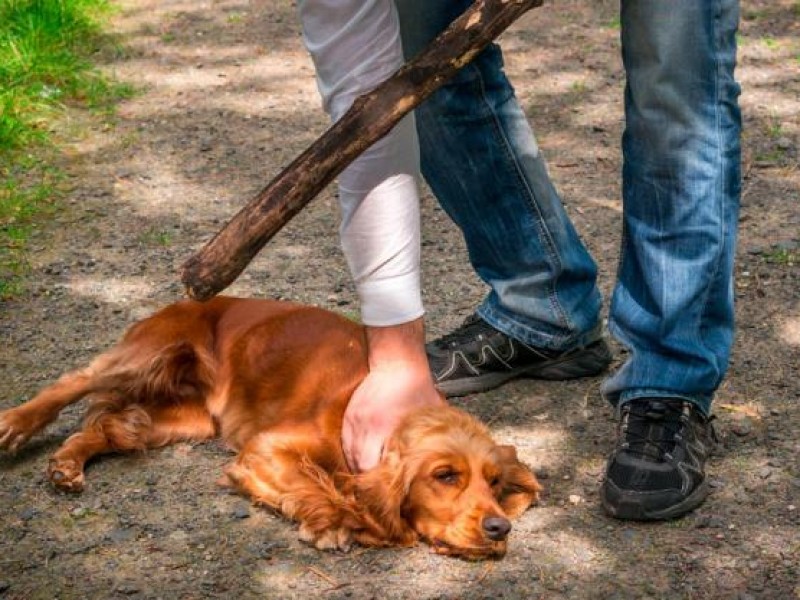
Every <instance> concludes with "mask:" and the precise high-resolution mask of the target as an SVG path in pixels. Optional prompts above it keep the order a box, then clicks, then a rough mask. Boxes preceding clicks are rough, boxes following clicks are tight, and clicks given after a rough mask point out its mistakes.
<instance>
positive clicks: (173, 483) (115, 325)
mask: <svg viewBox="0 0 800 600" xmlns="http://www.w3.org/2000/svg"><path fill="white" fill-rule="evenodd" d="M120 5H121V6H122V10H121V11H120V13H119V14H118V15H117V16H116V17H115V20H114V23H115V27H116V29H117V31H118V32H119V33H120V35H121V36H123V39H124V42H125V50H124V51H123V52H120V53H118V54H117V55H115V56H113V57H112V56H109V57H107V58H106V61H107V64H106V65H105V67H106V68H107V69H108V70H109V71H110V72H114V73H115V74H116V75H117V76H118V77H119V78H120V79H122V80H125V81H129V82H131V83H134V84H135V85H137V86H138V87H140V89H141V90H142V93H141V94H140V95H138V96H137V97H136V98H134V99H132V100H130V101H128V102H126V103H125V104H124V105H123V106H122V107H121V110H120V113H119V118H118V123H117V124H116V126H115V127H113V128H110V129H109V128H103V127H100V126H98V125H97V120H96V119H94V118H92V117H90V116H87V115H84V114H80V113H73V114H72V116H71V120H70V121H69V122H68V123H66V124H65V125H66V126H65V129H66V130H67V131H68V132H71V135H72V136H73V137H72V139H73V141H72V142H71V144H70V147H69V151H68V153H67V155H66V156H65V157H64V161H63V162H64V164H63V167H64V169H65V170H66V171H67V173H68V174H69V180H68V184H69V188H70V191H69V193H68V196H67V199H66V202H65V208H64V209H63V210H62V211H60V212H59V213H58V214H57V215H56V216H55V217H54V219H53V221H52V223H50V224H49V225H47V226H44V227H43V228H42V229H41V230H40V231H39V232H38V233H37V235H36V238H35V239H34V253H33V255H32V257H31V263H32V264H31V266H32V273H31V277H30V281H29V285H28V288H27V290H26V292H25V293H24V294H23V295H22V296H20V297H19V298H17V299H14V300H10V301H6V302H3V303H2V304H0V314H1V315H2V317H0V331H2V340H3V342H4V343H3V344H2V349H1V350H0V378H2V381H3V382H4V383H3V386H2V391H1V392H0V406H2V407H8V406H13V405H16V404H18V403H21V402H23V401H24V400H25V399H27V398H28V397H30V396H31V395H32V394H34V393H35V392H36V391H37V390H38V389H39V388H41V387H42V386H43V385H45V384H46V383H48V382H50V381H52V380H53V379H54V378H55V377H57V376H58V375H59V374H60V373H62V372H63V371H65V370H67V369H69V368H73V367H75V366H77V365H79V364H81V363H83V362H84V361H86V360H88V359H89V358H90V357H92V356H93V355H95V354H96V353H98V352H100V351H101V350H103V349H105V348H106V347H108V346H109V345H110V344H111V343H113V341H114V340H116V339H117V338H118V337H119V336H120V334H121V333H122V331H123V330H124V329H125V327H127V326H128V325H129V324H130V323H131V322H133V321H134V320H136V319H138V318H140V317H142V316H144V315H146V314H148V313H150V312H151V311H153V310H154V309H156V308H158V307H160V306H163V305H165V304H167V303H169V302H172V301H174V300H176V299H177V298H179V297H180V296H181V294H182V290H181V286H180V285H179V283H178V277H177V271H178V269H179V266H180V264H181V263H182V262H183V261H184V260H185V259H186V258H187V257H188V256H189V255H190V254H191V253H192V251H194V250H195V249H197V248H199V247H200V245H201V244H202V243H204V241H206V240H207V239H208V238H209V237H210V236H211V235H212V234H213V233H214V232H215V231H216V230H217V229H218V228H219V227H220V226H221V224H222V223H224V222H225V220H226V219H228V218H229V217H230V216H231V215H232V214H233V213H234V212H235V211H236V210H237V208H238V207H239V206H241V205H242V203H243V202H244V201H246V200H247V199H249V198H250V197H251V196H252V194H254V193H255V192H256V191H258V189H260V188H261V187H262V186H263V185H264V184H265V183H266V182H267V181H268V180H269V178H270V177H271V176H273V175H274V174H276V173H277V172H278V171H279V170H280V169H281V168H282V167H284V166H285V165H286V164H287V163H288V162H289V161H290V160H291V159H292V158H293V157H294V156H296V155H297V154H298V153H299V152H300V151H301V150H303V149H304V148H305V147H306V146H307V145H308V144H309V143H310V142H311V141H312V140H313V139H314V138H315V137H316V136H317V135H318V134H319V133H321V132H322V131H323V130H324V128H325V126H326V118H325V117H324V115H323V114H322V113H321V110H320V108H319V101H318V98H317V95H316V89H315V85H314V78H313V69H312V67H311V64H310V62H309V60H308V57H307V56H306V54H305V52H304V51H303V49H302V45H301V43H300V37H299V32H298V25H297V22H296V19H295V14H294V7H293V5H292V4H291V3H290V2H287V1H286V0H270V1H267V0H250V1H247V0H203V1H201V2H196V1H194V2H190V1H188V0H182V1H181V0H160V1H158V2H157V1H155V0H138V1H136V2H135V1H134V0H122V1H121V2H120ZM616 11H617V3H616V2H612V1H611V0H596V1H594V2H577V1H575V0H565V1H563V2H559V3H556V4H548V5H546V6H545V7H543V8H540V9H536V10H534V11H532V12H531V13H530V14H528V15H527V16H526V17H524V18H523V19H522V20H521V21H520V22H519V23H518V24H516V25H515V26H514V27H513V28H512V29H511V30H510V31H509V32H507V33H506V34H505V35H504V36H503V45H504V48H505V49H506V55H507V56H506V58H507V67H508V71H509V73H510V75H511V77H512V80H513V81H514V83H515V85H516V86H517V91H518V94H519V97H520V99H521V101H522V103H523V105H524V106H525V108H526V110H527V111H528V114H529V115H530V118H531V120H532V122H533V124H534V126H535V127H536V129H537V133H538V136H539V141H540V144H541V146H542V147H543V149H544V151H545V153H546V154H547V156H548V158H549V163H550V167H551V170H552V173H553V176H554V178H555V180H556V182H557V184H558V186H559V188H560V190H561V191H562V193H563V196H564V201H565V204H566V205H567V209H568V211H569V212H570V214H571V215H572V216H573V217H574V220H575V223H576V225H577V227H578V228H579V230H580V232H581V234H582V235H583V236H584V238H585V240H586V241H587V244H588V245H589V247H590V248H591V250H592V252H593V253H594V255H595V257H596V258H597V260H598V263H599V264H600V267H601V285H602V288H603V291H604V293H605V295H606V297H608V295H609V292H610V289H611V285H612V283H613V275H614V271H615V265H616V259H617V248H618V244H619V239H618V232H619V228H620V222H619V221H620V201H619V170H620V155H619V137H620V129H621V120H622V112H621V111H622V108H621V103H620V96H621V90H622V85H623V78H622V74H621V73H622V71H621V66H620V61H619V57H618V50H619V48H618V35H619V31H618V21H617V19H616ZM743 14H744V20H743V25H742V33H741V52H740V68H739V72H738V74H739V79H740V81H741V82H742V84H743V88H744V93H743V96H742V106H743V109H744V118H745V124H746V130H745V137H744V142H745V177H746V179H745V191H744V198H743V206H742V221H741V236H740V246H739V255H738V267H737V271H738V277H737V283H736V294H737V300H738V308H737V312H738V319H739V329H738V335H737V340H736V347H735V353H734V357H733V363H732V366H731V371H730V374H729V377H728V378H727V379H726V381H725V384H724V385H723V387H722V389H721V390H720V392H719V395H718V398H717V401H716V404H715V410H716V414H717V416H718V421H717V423H718V427H719V432H720V436H721V438H722V446H721V451H720V453H719V454H718V455H717V456H716V457H715V458H713V459H712V461H711V463H710V465H709V471H710V477H711V482H712V486H713V494H712V495H711V497H710V498H709V500H708V501H707V503H706V504H705V505H704V506H703V507H702V508H700V509H699V510H698V511H697V512H696V513H695V514H693V515H691V516H688V517H686V518H684V519H682V520H678V521H674V522H669V523H662V524H636V523H624V522H616V521H613V520H611V519H609V518H607V517H606V516H604V515H603V513H602V511H601V510H600V508H599V505H598V496H597V490H598V484H599V481H600V478H601V476H602V470H603V465H604V462H605V457H606V455H607V453H608V452H609V450H610V449H611V446H612V440H613V435H614V427H615V424H614V420H613V415H612V413H611V410H610V409H609V408H608V407H607V406H606V405H605V404H604V402H603V401H602V400H601V398H600V397H599V395H598V387H599V384H600V381H599V380H584V381H579V382H570V383H552V382H536V381H526V382H516V383H513V384H510V385H507V386H505V387H504V388H503V389H501V390H497V391H494V392H491V393H487V394H483V395H480V396H473V397H467V398H464V399H461V400H459V401H458V404H459V405H460V406H462V407H464V408H466V409H467V410H469V411H471V412H473V413H474V414H476V415H478V416H480V417H481V418H483V419H484V420H485V421H487V422H488V423H489V424H490V425H491V427H492V430H493V431H494V433H495V435H496V437H497V438H498V439H499V440H502V441H504V442H507V443H513V444H515V445H516V446H517V448H518V450H519V453H520V455H521V456H522V457H523V459H524V460H526V461H527V462H528V463H530V464H531V465H532V466H533V467H534V468H535V469H536V470H537V471H538V473H539V474H540V477H541V479H542V483H543V484H544V485H545V486H546V491H545V496H544V499H543V501H542V502H541V504H540V505H539V506H537V507H535V508H533V509H531V510H530V511H528V512H527V513H526V515H524V516H523V517H522V518H521V519H520V520H519V521H518V522H517V523H516V524H515V529H514V533H513V534H512V540H511V543H510V549H509V552H508V555H507V556H506V557H505V558H504V559H503V560H501V561H496V562H488V563H471V562H465V561H460V560H454V559H448V558H443V557H439V556H435V555H433V554H431V553H429V551H428V550H427V549H426V548H425V547H418V548H412V549H404V550H364V549H356V550H354V551H352V552H350V553H349V554H333V553H321V552H318V551H316V550H313V549H311V548H309V547H307V546H305V545H303V544H302V543H300V542H299V541H298V540H297V539H296V531H295V527H294V526H293V525H292V524H290V523H288V522H286V521H285V520H283V519H281V518H280V517H278V516H276V515H273V514H271V513H269V512H267V511H265V510H262V509H259V508H255V507H251V506H250V505H249V504H248V502H247V501H245V500H244V499H243V498H240V497H238V496H235V495H230V494H227V493H226V492H224V491H221V490H220V489H218V488H216V487H215V485H214V481H215V480H216V479H217V477H218V475H219V472H220V468H221V467H222V465H223V464H224V463H225V462H227V461H228V460H229V458H230V454H229V452H228V451H226V450H225V449H224V448H223V447H222V445H220V444H218V443H215V442H211V443H205V444H196V445H195V444H180V445H177V446H172V447H169V448H166V449H163V450H159V451H153V452H148V453H146V454H144V455H138V456H124V457H107V458H103V459H102V460H98V461H96V462H94V463H93V464H92V465H91V466H90V468H89V470H88V476H87V487H86V490H85V491H84V492H83V493H82V494H81V495H77V496H67V495H62V494H59V493H56V492H54V491H53V490H52V489H51V488H50V487H49V486H48V484H47V482H46V481H45V479H44V476H43V473H44V468H45V466H46V462H47V457H48V455H49V454H50V453H51V452H52V451H53V450H54V449H55V448H56V447H57V446H58V445H59V444H60V442H61V441H63V439H64V438H65V437H66V436H67V435H68V433H69V432H70V430H71V429H72V428H73V427H74V426H75V425H76V424H77V422H78V419H79V417H80V407H72V408H70V409H69V410H67V411H65V414H64V416H63V417H62V419H61V420H60V421H58V422H57V423H56V424H55V425H54V426H52V427H50V428H49V429H48V430H47V431H46V432H45V433H44V434H42V435H40V436H37V437H36V438H35V439H34V440H33V442H32V443H31V444H30V445H29V446H28V447H27V448H26V449H25V450H24V451H22V452H20V453H19V454H18V455H17V456H14V457H5V456H4V457H0V483H2V486H0V597H2V598H4V599H5V598H9V599H11V598H14V599H22V598H24V599H26V600H34V599H48V600H49V599H54V598H60V599H70V598H121V597H128V598H142V599H145V598H148V599H153V598H165V599H167V598H170V599H171V598H181V599H190V598H245V599H246V598H281V599H283V598H309V597H324V598H378V597H380V598H382V599H392V598H409V597H414V598H418V599H422V598H448V599H449V598H500V597H505V598H547V599H550V598H553V599H560V598H570V599H571V598H734V599H739V600H746V599H751V598H776V599H778V598H780V599H788V598H800V586H799V583H800V560H799V558H800V527H798V525H800V516H799V515H800V508H798V506H800V493H798V492H800V465H799V464H798V452H799V451H800V442H798V437H797V432H798V431H799V430H800V402H799V401H800V382H798V377H797V375H796V373H797V369H798V364H799V363H800V291H799V290H800V286H799V285H798V283H800V282H799V279H800V269H799V268H798V259H799V258H800V251H798V248H799V247H800V204H799V203H798V201H799V200H800V170H798V145H799V144H800V121H798V114H800V43H799V42H798V34H800V28H799V27H798V3H797V2H796V1H795V0H772V1H771V2H770V1H767V0H753V1H749V0H743ZM75 131H83V132H84V134H83V135H81V136H80V137H79V138H78V139H75V136H74V132H75ZM334 193H335V189H330V190H327V191H326V192H324V193H323V194H321V195H320V197H319V198H318V199H316V200H315V201H314V202H313V203H312V205H311V206H310V207H309V208H308V209H307V210H305V211H304V212H303V213H302V214H301V215H299V216H298V217H297V218H296V219H295V220H294V221H293V222H292V223H291V224H290V225H289V226H287V227H286V228H285V229H284V231H282V232H281V233H280V234H279V235H278V236H277V237H276V238H275V239H274V240H273V241H272V242H271V243H270V244H269V245H268V247H267V248H266V249H265V250H264V251H263V252H262V253H261V255H260V256H259V257H258V258H257V259H256V260H255V261H254V262H253V263H252V264H251V266H250V267H249V268H248V270H247V271H246V272H245V273H244V274H243V276H242V277H241V278H240V279H239V280H238V281H237V282H236V283H235V284H234V285H233V286H232V288H231V289H230V290H229V292H230V293H235V294H240V295H249V296H265V297H278V298H291V299H293V300H299V301H304V302H308V303H312V304H317V305H320V306H324V307H327V308H330V309H333V310H337V311H340V312H343V313H346V314H349V315H357V313H358V309H357V304H356V301H355V297H354V293H353V289H352V286H351V283H350V280H349V276H348V274H347V271H346V268H345V265H344V262H343V260H342V257H341V254H340V251H339V248H338V239H337V234H336V229H337V220H338V215H337V212H336V202H335V196H334ZM423 210H424V242H423V243H424V284H425V295H426V303H427V307H428V311H429V313H428V316H429V334H430V335H431V336H435V335H438V334H441V333H443V332H445V331H447V330H449V329H450V328H452V327H453V326H455V325H457V324H458V323H459V322H460V321H461V320H462V319H463V318H464V316H466V315H467V314H469V312H470V311H471V310H472V309H473V307H474V306H475V305H476V303H477V302H478V301H479V300H480V298H481V297H482V295H483V294H484V292H485V290H484V288H483V286H482V284H481V283H480V282H479V281H477V280H476V279H475V277H474V276H473V275H472V273H471V271H470V270H469V268H468V266H467V263H466V260H465V255H464V249H463V246H462V245H461V242H460V240H459V237H458V234H457V232H456V231H455V229H454V227H453V225H452V224H451V223H450V222H449V220H448V219H447V218H446V216H445V215H444V213H443V212H442V211H441V210H440V209H439V208H438V207H437V206H436V204H435V202H434V200H433V199H432V198H430V196H426V198H425V199H424V206H423ZM616 351H617V354H618V356H620V357H621V356H622V353H621V350H620V349H619V348H616Z"/></svg>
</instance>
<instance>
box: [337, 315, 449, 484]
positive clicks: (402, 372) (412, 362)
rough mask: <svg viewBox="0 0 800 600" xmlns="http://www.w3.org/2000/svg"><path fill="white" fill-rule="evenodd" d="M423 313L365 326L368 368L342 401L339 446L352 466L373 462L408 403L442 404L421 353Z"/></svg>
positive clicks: (362, 467)
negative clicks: (344, 402) (410, 318)
mask: <svg viewBox="0 0 800 600" xmlns="http://www.w3.org/2000/svg"><path fill="white" fill-rule="evenodd" d="M424 340H425V335H424V327H423V322H422V318H419V319H416V320H414V321H411V322H409V323H403V324H400V325H393V326H389V327H367V343H368V346H369V368H370V372H369V375H367V377H366V379H364V381H363V382H362V384H361V385H360V386H359V387H358V389H357V390H356V391H355V393H354V394H353V397H352V398H351V400H350V404H349V405H348V406H347V411H346V412H345V415H344V425H343V429H342V446H343V449H344V453H345V456H346V457H347V462H348V463H349V464H350V467H351V468H352V469H353V470H355V471H365V470H368V469H370V468H372V467H374V466H375V465H376V464H377V463H378V461H379V459H380V455H381V450H382V448H383V443H384V440H385V439H386V438H387V437H388V436H389V435H390V434H391V432H392V431H393V430H394V428H395V426H396V425H397V423H398V421H399V420H400V419H401V418H402V417H403V415H404V414H405V413H406V412H407V411H408V410H410V409H412V408H416V407H422V406H429V405H432V404H444V403H445V401H444V398H443V397H442V396H441V394H440V393H439V392H438V390H437V389H436V388H435V387H434V384H433V378H432V377H431V373H430V369H429V368H428V357H427V356H426V354H425V344H424Z"/></svg>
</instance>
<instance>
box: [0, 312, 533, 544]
mask: <svg viewBox="0 0 800 600" xmlns="http://www.w3.org/2000/svg"><path fill="white" fill-rule="evenodd" d="M366 373H367V356H366V342H365V334H364V329H363V328H362V327H361V326H359V325H357V324H355V323H353V322H351V321H349V320H348V319H346V318H344V317H341V316H339V315H336V314H334V313H331V312H328V311H325V310H322V309H318V308H313V307H308V306H303V305H299V304H293V303H288V302H277V301H268V300H255V299H241V298H231V297H218V298H215V299H213V300H211V301H209V302H206V303H199V302H194V301H189V300H187V301H182V302H178V303H176V304H173V305H171V306H168V307H167V308H165V309H163V310H161V311H159V312H157V313H156V314H154V315H153V316H151V317H149V318H147V319H144V320H142V321H140V322H138V323H136V324H134V325H133V326H132V327H131V328H130V329H129V331H128V332H127V333H126V335H125V336H124V338H123V339H122V341H121V342H120V343H119V344H117V345H116V346H115V347H113V348H112V349H111V350H109V351H108V352H106V353H104V354H101V355H100V356H98V357H97V358H96V359H95V360H94V361H93V362H92V363H91V364H90V365H89V366H88V367H86V368H84V369H80V370H77V371H73V372H70V373H67V374H65V375H63V376H62V377H61V378H60V379H59V380H58V381H56V382H55V383H54V384H52V385H50V386H49V387H47V388H45V389H44V390H42V391H41V392H40V393H39V394H38V395H37V396H36V397H35V398H33V399H32V400H30V401H29V402H27V403H25V404H23V405H21V406H18V407H16V408H12V409H9V410H6V411H2V412H0V449H6V450H9V451H12V452H13V451H15V450H17V449H18V448H19V447H20V446H21V445H22V444H24V443H25V442H26V441H27V440H28V439H30V438H31V436H33V435H34V434H35V433H36V432H38V431H40V430H41V429H43V428H44V427H45V426H46V425H47V424H48V423H50V422H52V421H54V420H55V419H56V417H57V416H58V414H59V412H60V411H61V410H62V409H63V408H65V407H66V406H68V405H69V404H72V403H74V402H77V401H78V400H80V399H81V398H83V397H84V396H89V407H88V410H87V412H86V417H85V419H84V423H83V427H82V429H81V430H80V431H78V432H77V433H75V434H74V435H72V436H71V437H69V438H68V439H67V440H66V441H65V442H64V444H63V445H62V446H61V448H59V449H58V451H56V452H55V454H54V455H53V457H52V458H51V459H50V463H49V467H48V476H49V479H50V481H51V482H52V483H53V485H55V486H56V487H57V488H59V489H61V490H65V491H72V492H77V491H81V490H82V489H83V485H84V465H85V464H86V462H87V461H88V460H89V459H90V458H92V457H93V456H96V455H99V454H104V453H111V452H126V451H132V450H144V449H146V448H155V447H160V446H164V445H166V444H170V443H173V442H176V441H179V440H204V439H209V438H212V437H214V436H221V437H222V438H223V439H224V440H225V441H226V443H227V444H228V445H230V446H231V447H232V448H233V449H234V450H236V451H237V452H238V455H237V457H236V459H235V460H234V461H233V462H232V463H231V464H230V465H229V466H227V467H226V469H225V476H224V478H223V483H225V484H227V485H231V486H234V487H236V488H237V489H238V490H240V491H241V492H243V493H245V494H247V495H248V496H250V497H251V498H252V499H253V501H255V502H257V503H261V504H265V505H268V506H270V507H272V508H274V509H277V510H279V511H280V512H282V513H283V514H284V515H286V516H287V517H289V518H291V519H294V520H296V521H297V522H299V524H300V536H301V538H302V539H304V540H306V541H308V542H309V543H312V544H314V545H315V546H316V547H317V548H332V549H346V548H348V547H349V546H350V545H351V543H353V542H358V543H360V544H363V545H367V546H407V545H412V544H414V543H415V542H416V541H417V540H418V539H420V538H421V539H423V540H425V541H426V542H428V543H429V544H431V546H432V548H433V549H434V550H435V551H436V552H439V553H443V554H453V555H460V556H467V557H472V558H482V557H488V556H498V555H502V554H503V553H504V552H505V550H506V538H507V534H508V531H509V530H510V524H509V521H508V520H509V519H510V518H513V517H516V516H518V515H519V514H521V513H522V512H524V511H525V510H526V509H527V508H528V506H530V504H531V503H532V502H534V501H535V500H536V498H537V496H538V492H539V489H540V487H539V485H538V483H537V481H536V478H535V477H534V476H533V474H532V473H531V472H530V470H528V469H527V468H526V467H525V466H524V465H522V464H521V463H520V462H519V461H518V460H517V457H516V452H515V451H514V449H513V447H510V446H498V445H496V444H495V443H494V442H493V441H492V439H491V437H490V435H489V432H488V430H487V429H486V427H485V426H484V425H482V424H481V423H480V422H478V421H477V420H476V419H474V418H473V417H471V416H469V415H468V414H466V413H464V412H463V411H460V410H457V409H455V408H452V407H446V408H441V407H437V408H435V409H422V410H416V411H412V412H411V413H410V414H408V415H407V416H406V417H405V418H404V419H403V420H402V422H401V423H400V425H399V426H398V427H397V428H396V430H395V431H394V433H393V435H392V436H391V437H390V439H389V440H387V442H386V446H385V448H384V452H383V456H382V458H381V461H380V464H379V465H378V466H377V467H376V468H374V469H372V470H370V471H367V472H365V473H361V474H358V475H353V474H352V473H350V472H349V470H348V469H347V465H346V462H345V458H344V455H343V453H342V449H341V442H340V436H341V428H342V418H343V414H344V411H345V408H346V406H347V403H348V401H349V399H350V396H351V394H352V393H353V390H355V388H356V387H357V386H358V384H359V383H360V382H361V380H362V379H363V378H364V376H365V375H366Z"/></svg>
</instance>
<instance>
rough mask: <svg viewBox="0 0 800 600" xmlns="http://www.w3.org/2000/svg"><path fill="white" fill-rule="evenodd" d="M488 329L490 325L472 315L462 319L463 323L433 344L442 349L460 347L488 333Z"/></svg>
mask: <svg viewBox="0 0 800 600" xmlns="http://www.w3.org/2000/svg"><path fill="white" fill-rule="evenodd" d="M489 328H490V325H488V324H487V323H486V322H485V321H484V320H483V319H481V318H480V317H479V316H478V315H476V314H472V315H470V316H468V317H467V318H466V319H464V322H463V323H461V325H460V326H459V327H457V328H456V329H454V330H453V331H451V332H450V333H446V334H445V335H443V336H442V337H440V338H439V339H437V340H436V341H434V344H435V345H436V346H437V347H438V348H442V349H446V348H455V347H457V346H462V345H464V344H467V343H469V342H472V341H474V340H475V339H477V338H478V336H480V335H481V334H482V333H484V332H488V331H489Z"/></svg>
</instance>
